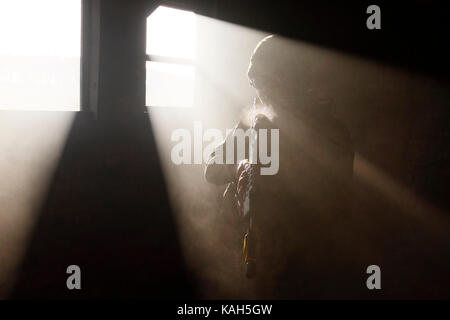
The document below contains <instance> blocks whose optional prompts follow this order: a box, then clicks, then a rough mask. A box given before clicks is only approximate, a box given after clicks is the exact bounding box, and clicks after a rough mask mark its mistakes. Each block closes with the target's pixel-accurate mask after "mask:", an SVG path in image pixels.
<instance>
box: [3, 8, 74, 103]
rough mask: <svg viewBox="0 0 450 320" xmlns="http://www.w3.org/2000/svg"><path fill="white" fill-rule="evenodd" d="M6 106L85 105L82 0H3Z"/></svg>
mask: <svg viewBox="0 0 450 320" xmlns="http://www.w3.org/2000/svg"><path fill="white" fill-rule="evenodd" d="M0 39H1V41H0V109H9V110H67V111H78V110H80V60H81V0H39V1H38V0H0Z"/></svg>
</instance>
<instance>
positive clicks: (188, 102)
mask: <svg viewBox="0 0 450 320" xmlns="http://www.w3.org/2000/svg"><path fill="white" fill-rule="evenodd" d="M195 50H196V16H195V14H194V13H193V12H190V11H184V10H178V9H172V8H168V7H164V6H160V7H158V8H157V9H156V10H155V11H154V12H153V13H152V14H151V15H150V16H149V17H148V18H147V63H146V70H147V80H146V105H147V106H149V107H192V106H193V104H194V85H195V66H194V64H195V60H194V59H195Z"/></svg>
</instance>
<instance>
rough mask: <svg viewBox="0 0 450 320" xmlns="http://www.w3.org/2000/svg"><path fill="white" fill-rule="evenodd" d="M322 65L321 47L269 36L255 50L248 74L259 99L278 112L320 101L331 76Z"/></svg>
mask: <svg viewBox="0 0 450 320" xmlns="http://www.w3.org/2000/svg"><path fill="white" fill-rule="evenodd" d="M324 68H326V62H324V61H323V60H321V54H320V50H317V49H315V48H313V47H312V46H306V45H300V44H299V43H297V42H296V41H293V40H289V39H286V38H282V37H280V36H276V35H270V36H268V37H265V38H264V39H263V40H261V41H260V42H259V43H258V45H257V46H256V48H255V49H254V51H253V54H252V56H251V59H250V65H249V67H248V72H247V75H248V78H249V80H250V83H251V85H252V86H253V87H254V88H255V89H256V91H257V93H258V96H259V98H260V100H261V101H262V102H263V103H264V104H267V105H271V106H272V107H273V108H275V110H276V112H277V113H278V112H279V111H281V110H280V109H284V108H296V109H305V108H309V107H311V106H312V105H318V104H320V100H321V99H322V98H323V97H322V96H324V92H325V90H324V88H325V82H326V81H328V80H327V79H328V77H329V76H330V75H329V74H327V71H326V69H324ZM326 78H327V79H326Z"/></svg>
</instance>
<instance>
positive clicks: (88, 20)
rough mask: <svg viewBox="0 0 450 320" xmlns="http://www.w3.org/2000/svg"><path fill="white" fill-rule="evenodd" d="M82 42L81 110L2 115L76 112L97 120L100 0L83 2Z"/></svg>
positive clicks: (1, 111) (1, 110)
mask: <svg viewBox="0 0 450 320" xmlns="http://www.w3.org/2000/svg"><path fill="white" fill-rule="evenodd" d="M80 42H81V43H80V96H79V98H80V110H77V111H64V110H13V109H0V113H4V112H18V113H20V112H26V113H30V112H33V113H42V112H43V113H48V112H76V113H82V114H89V115H92V116H93V117H94V118H96V117H97V110H98V82H99V52H100V50H99V48H100V0H81V33H80Z"/></svg>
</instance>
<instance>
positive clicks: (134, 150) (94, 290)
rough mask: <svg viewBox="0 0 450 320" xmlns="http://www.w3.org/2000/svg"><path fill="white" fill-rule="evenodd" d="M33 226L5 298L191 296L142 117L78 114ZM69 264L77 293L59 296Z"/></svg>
mask: <svg viewBox="0 0 450 320" xmlns="http://www.w3.org/2000/svg"><path fill="white" fill-rule="evenodd" d="M130 123H131V124H132V125H130ZM36 219H37V222H36V226H35V228H34V230H33V233H32V236H31V238H30V242H29V247H28V250H27V251H26V254H25V258H24V261H23V264H22V266H21V268H20V272H19V273H18V280H17V282H16V284H15V286H14V288H13V291H12V295H11V298H26V299H27V298H58V299H71V298H177V297H179V298H181V297H193V296H194V291H193V287H192V283H191V281H190V280H189V273H188V271H187V269H186V267H185V264H184V260H183V256H182V252H181V250H180V244H179V240H178V239H179V237H178V231H177V229H176V227H175V224H174V219H173V216H172V208H171V205H170V203H169V199H168V197H167V192H166V184H165V181H164V178H163V175H162V171H161V168H160V162H159V157H158V154H157V151H156V147H155V142H154V140H153V137H152V131H151V127H150V125H149V123H148V120H147V119H145V118H143V117H142V118H138V119H134V121H129V122H125V124H124V122H121V123H119V122H116V123H114V122H108V123H105V122H101V121H98V122H92V121H90V120H89V119H84V118H83V116H82V115H81V114H79V116H77V117H76V119H75V121H74V123H73V126H72V129H71V131H70V134H69V136H68V139H67V143H66V146H65V148H64V152H63V154H62V157H61V160H60V162H59V164H58V166H57V169H56V173H55V175H54V178H53V180H52V182H51V184H50V188H49V191H48V194H47V196H46V197H45V201H44V204H43V206H42V208H41V210H40V211H39V214H38V215H37V218H36ZM69 265H78V266H80V268H81V272H82V290H79V291H78V290H74V291H70V290H68V289H67V288H66V279H67V277H68V275H67V274H66V268H67V267H68V266H69Z"/></svg>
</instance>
